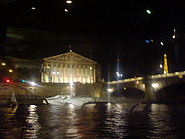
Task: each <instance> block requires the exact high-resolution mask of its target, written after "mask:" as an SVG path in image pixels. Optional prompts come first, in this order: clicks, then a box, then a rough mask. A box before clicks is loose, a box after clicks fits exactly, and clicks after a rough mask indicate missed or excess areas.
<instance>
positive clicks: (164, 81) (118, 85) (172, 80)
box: [108, 71, 185, 101]
mask: <svg viewBox="0 0 185 139" xmlns="http://www.w3.org/2000/svg"><path fill="white" fill-rule="evenodd" d="M184 75H185V71H182V72H175V73H168V74H158V75H151V76H146V77H137V78H130V79H124V80H118V81H111V82H108V91H109V92H110V93H112V92H114V91H116V90H120V89H122V90H123V89H125V90H126V89H127V88H135V89H137V90H140V91H143V92H145V100H146V101H155V99H156V92H158V91H159V90H161V89H163V88H165V87H167V86H170V85H174V84H176V83H179V82H185V78H183V76H184Z"/></svg>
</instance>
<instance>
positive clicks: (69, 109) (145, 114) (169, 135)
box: [0, 104, 185, 139]
mask: <svg viewBox="0 0 185 139" xmlns="http://www.w3.org/2000/svg"><path fill="white" fill-rule="evenodd" d="M142 108H143V107H142ZM142 108H139V109H138V108H136V110H135V111H133V112H132V113H130V112H129V106H128V104H107V105H97V106H94V105H88V106H87V107H85V108H84V109H83V110H81V109H77V108H76V107H74V106H73V105H70V104H67V105H65V106H61V105H28V106H19V110H18V111H17V113H16V115H5V116H1V118H0V125H1V126H0V138H8V139H14V138H15V139H20V138H24V139H37V138H40V139H61V138H87V139H89V138H95V139H96V138H97V139H99V138H149V139H155V138H161V139H178V138H182V139H183V138H185V113H184V112H183V111H182V112H179V111H177V110H176V109H175V108H174V109H171V108H169V106H167V105H164V104H151V105H148V106H146V107H144V110H143V111H141V110H142Z"/></svg>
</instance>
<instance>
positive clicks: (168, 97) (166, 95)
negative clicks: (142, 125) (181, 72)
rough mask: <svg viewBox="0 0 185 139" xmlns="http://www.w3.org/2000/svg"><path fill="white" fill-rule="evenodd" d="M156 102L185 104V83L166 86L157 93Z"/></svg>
mask: <svg viewBox="0 0 185 139" xmlns="http://www.w3.org/2000/svg"><path fill="white" fill-rule="evenodd" d="M155 94H156V101H158V102H165V103H184V102H185V82H184V81H182V82H177V83H174V84H169V85H167V86H164V87H163V88H161V89H160V90H158V91H157V92H155Z"/></svg>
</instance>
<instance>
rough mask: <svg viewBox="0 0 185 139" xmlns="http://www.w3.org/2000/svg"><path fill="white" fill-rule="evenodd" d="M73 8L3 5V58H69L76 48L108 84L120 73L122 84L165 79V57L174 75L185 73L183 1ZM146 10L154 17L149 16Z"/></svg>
mask: <svg viewBox="0 0 185 139" xmlns="http://www.w3.org/2000/svg"><path fill="white" fill-rule="evenodd" d="M72 2H73V3H72V4H66V2H65V0H29V1H27V0H17V1H16V0H9V1H8V0H0V9H1V12H0V25H1V34H3V29H4V28H6V29H7V35H6V36H7V38H6V45H5V52H4V54H5V55H6V56H13V57H17V58H25V59H39V58H43V57H48V56H53V55H57V54H61V53H65V52H69V49H70V48H69V45H71V49H72V50H73V51H74V52H76V53H78V54H81V55H83V56H86V57H88V58H91V59H93V60H95V61H97V62H98V63H99V64H100V65H101V66H102V77H103V78H105V80H109V79H110V80H116V71H119V72H120V73H122V74H123V77H122V79H124V78H129V77H134V76H143V75H146V74H158V73H162V70H161V69H160V67H159V65H160V64H161V63H163V54H164V52H166V53H167V56H168V64H169V72H174V71H182V70H185V62H184V61H185V48H184V47H185V6H184V4H183V3H182V1H177V0H171V1H167V0H153V1H152V0H146V1H142V0H138V1H134V0H130V1H125V0H73V1H72ZM33 7H34V8H35V9H32V8H33ZM64 9H68V12H65V11H64ZM147 9H148V10H150V11H151V14H147V12H146V10H147ZM174 29H175V32H174ZM174 34H175V39H173V38H172V36H173V35H174ZM146 40H148V41H149V43H147V42H146ZM151 40H153V42H152V41H151ZM1 41H2V39H1ZM160 42H163V44H164V45H163V46H162V45H161V44H160ZM1 44H2V43H1ZM118 60H119V62H118ZM118 67H119V69H118Z"/></svg>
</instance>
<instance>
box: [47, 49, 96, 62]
mask: <svg viewBox="0 0 185 139" xmlns="http://www.w3.org/2000/svg"><path fill="white" fill-rule="evenodd" d="M44 61H50V62H51V61H52V62H67V61H69V62H71V61H72V62H83V63H92V64H97V62H95V61H93V60H91V59H88V58H86V57H84V56H81V55H79V54H77V53H74V52H68V53H64V54H60V55H56V56H51V57H47V58H44Z"/></svg>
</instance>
